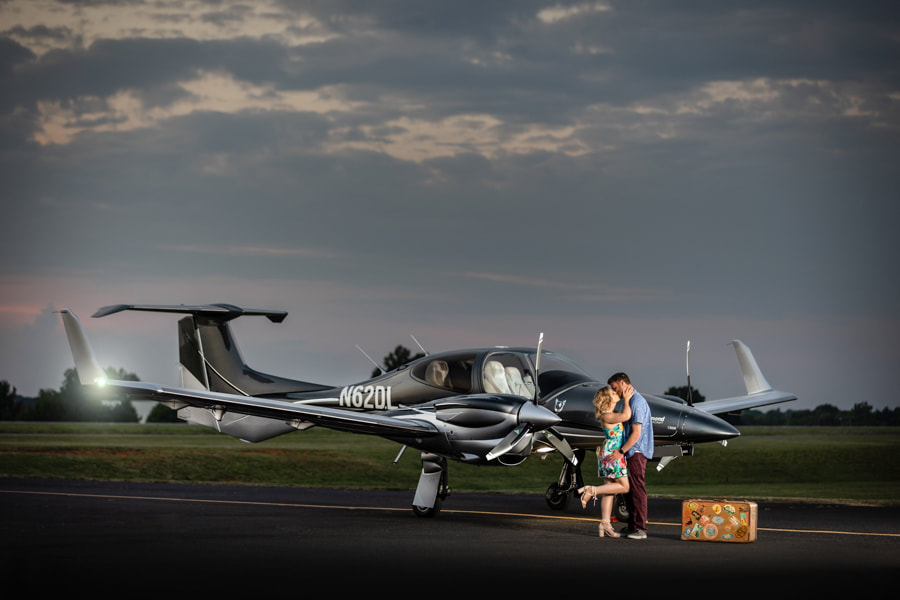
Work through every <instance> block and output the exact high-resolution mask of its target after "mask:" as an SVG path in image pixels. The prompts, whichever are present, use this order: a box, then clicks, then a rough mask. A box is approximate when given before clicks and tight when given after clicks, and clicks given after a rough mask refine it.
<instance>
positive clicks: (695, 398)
mask: <svg viewBox="0 0 900 600" xmlns="http://www.w3.org/2000/svg"><path fill="white" fill-rule="evenodd" d="M690 391H691V393H690V399H691V402H693V403H694V404H697V403H698V402H703V401H704V400H706V396H704V395H703V394H701V393H700V391H699V390H698V389H697V388H695V387H694V386H691V388H690ZM664 393H665V395H666V396H677V397H679V398H681V399H682V400H684V401H687V399H688V386H686V385H682V386H679V387H670V388H669V389H667V390H666V391H665V392H664Z"/></svg>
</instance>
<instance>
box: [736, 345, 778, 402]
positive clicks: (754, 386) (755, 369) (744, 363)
mask: <svg viewBox="0 0 900 600" xmlns="http://www.w3.org/2000/svg"><path fill="white" fill-rule="evenodd" d="M731 344H732V345H733V346H734V351H735V352H736V353H737V359H738V363H739V364H740V366H741V373H743V375H744V385H745V386H747V393H748V394H755V393H757V392H768V391H770V390H771V389H772V386H771V385H769V382H768V381H766V378H765V377H764V376H763V374H762V371H761V370H760V368H759V365H758V364H756V359H754V358H753V353H752V352H750V348H748V347H747V346H746V345H745V344H744V343H743V342H742V341H741V340H731Z"/></svg>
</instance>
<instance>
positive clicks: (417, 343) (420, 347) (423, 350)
mask: <svg viewBox="0 0 900 600" xmlns="http://www.w3.org/2000/svg"><path fill="white" fill-rule="evenodd" d="M409 337H411V338H412V341H414V342H415V343H416V346H418V347H419V350H421V351H422V352H423V353H424V354H425V356H428V354H429V352H428V350H426V349H425V348H423V347H422V344H420V343H419V340H417V339H416V336H414V335H413V334H409Z"/></svg>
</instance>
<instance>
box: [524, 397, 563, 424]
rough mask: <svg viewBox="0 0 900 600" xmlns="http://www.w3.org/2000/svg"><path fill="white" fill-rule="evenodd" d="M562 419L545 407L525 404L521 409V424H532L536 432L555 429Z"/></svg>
mask: <svg viewBox="0 0 900 600" xmlns="http://www.w3.org/2000/svg"><path fill="white" fill-rule="evenodd" d="M561 420H562V419H560V418H559V415H557V414H556V413H555V412H552V411H549V410H547V409H546V408H544V407H543V406H538V405H537V404H532V403H531V402H525V403H523V404H522V407H521V408H520V409H519V423H520V424H522V423H531V424H532V425H534V430H535V431H540V430H542V429H547V428H548V427H553V426H554V425H556V424H557V423H559V422H560V421H561Z"/></svg>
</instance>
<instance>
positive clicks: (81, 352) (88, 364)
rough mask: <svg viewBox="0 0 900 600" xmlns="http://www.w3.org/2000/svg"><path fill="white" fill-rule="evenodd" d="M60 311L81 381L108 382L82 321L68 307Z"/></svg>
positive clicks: (86, 383)
mask: <svg viewBox="0 0 900 600" xmlns="http://www.w3.org/2000/svg"><path fill="white" fill-rule="evenodd" d="M59 312H60V314H61V315H62V320H63V325H65V327H66V337H68V338H69V349H70V350H71V351H72V358H74V359H75V370H76V371H77V372H78V379H79V381H81V384H82V385H90V384H96V385H103V384H104V383H105V382H106V373H105V372H104V371H103V369H102V368H101V367H100V363H98V362H97V359H96V357H95V356H94V351H93V350H92V349H91V344H90V342H89V341H88V339H87V336H86V335H85V334H84V329H82V327H81V321H79V320H78V317H77V316H75V313H73V312H72V311H71V310H69V309H67V308H64V309H62V310H61V311H59Z"/></svg>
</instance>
